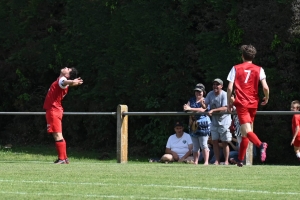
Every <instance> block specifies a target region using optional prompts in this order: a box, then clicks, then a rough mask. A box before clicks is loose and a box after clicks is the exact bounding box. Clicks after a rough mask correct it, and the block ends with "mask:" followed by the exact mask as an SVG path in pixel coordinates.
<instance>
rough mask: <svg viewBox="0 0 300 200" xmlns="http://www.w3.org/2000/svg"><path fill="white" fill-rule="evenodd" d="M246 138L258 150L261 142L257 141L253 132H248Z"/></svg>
mask: <svg viewBox="0 0 300 200" xmlns="http://www.w3.org/2000/svg"><path fill="white" fill-rule="evenodd" d="M247 138H248V139H249V140H250V141H251V142H252V143H253V144H254V145H255V146H257V147H258V148H260V145H261V141H260V139H258V137H257V135H256V134H255V133H253V132H248V133H247Z"/></svg>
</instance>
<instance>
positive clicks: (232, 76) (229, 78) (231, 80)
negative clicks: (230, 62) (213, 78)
mask: <svg viewBox="0 0 300 200" xmlns="http://www.w3.org/2000/svg"><path fill="white" fill-rule="evenodd" d="M234 79H235V68H234V67H232V68H231V70H230V72H229V74H228V76H227V81H230V82H233V83H234Z"/></svg>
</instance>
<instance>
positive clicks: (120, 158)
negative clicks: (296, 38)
mask: <svg viewBox="0 0 300 200" xmlns="http://www.w3.org/2000/svg"><path fill="white" fill-rule="evenodd" d="M45 114H46V112H0V115H45ZM191 114H195V113H194V112H128V107H127V105H118V107H117V112H64V115H106V116H116V118H117V162H118V163H127V161H128V116H188V115H191ZM201 114H206V115H207V114H208V113H207V112H204V113H201ZM220 114H236V113H228V112H220V113H213V115H220ZM294 114H300V112H294V111H257V115H294ZM246 164H248V165H251V164H252V144H251V145H249V147H248V149H247V154H246Z"/></svg>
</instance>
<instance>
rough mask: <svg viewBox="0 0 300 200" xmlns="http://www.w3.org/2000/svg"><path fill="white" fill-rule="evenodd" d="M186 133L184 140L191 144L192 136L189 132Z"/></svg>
mask: <svg viewBox="0 0 300 200" xmlns="http://www.w3.org/2000/svg"><path fill="white" fill-rule="evenodd" d="M186 135H187V137H186V138H187V139H186V140H187V143H188V144H193V141H192V138H191V136H190V134H188V133H186Z"/></svg>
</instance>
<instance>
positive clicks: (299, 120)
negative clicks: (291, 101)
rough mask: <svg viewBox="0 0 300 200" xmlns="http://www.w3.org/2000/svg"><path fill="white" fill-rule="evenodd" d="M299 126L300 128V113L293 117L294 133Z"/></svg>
mask: <svg viewBox="0 0 300 200" xmlns="http://www.w3.org/2000/svg"><path fill="white" fill-rule="evenodd" d="M297 126H299V128H300V115H299V114H296V115H294V116H293V119H292V131H293V135H294V134H295V130H296V127H297ZM297 137H299V138H300V135H299V134H298V136H297Z"/></svg>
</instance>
